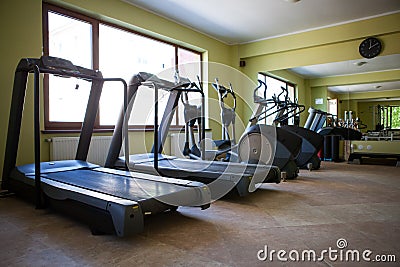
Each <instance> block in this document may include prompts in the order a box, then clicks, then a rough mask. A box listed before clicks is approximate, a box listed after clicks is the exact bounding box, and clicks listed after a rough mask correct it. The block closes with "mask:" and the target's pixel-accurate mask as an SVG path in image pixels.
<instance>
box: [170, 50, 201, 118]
mask: <svg viewBox="0 0 400 267" xmlns="http://www.w3.org/2000/svg"><path fill="white" fill-rule="evenodd" d="M200 60H201V55H200V54H199V53H194V52H192V51H189V50H186V49H183V48H178V68H179V75H180V76H182V77H185V78H189V79H190V80H191V81H193V82H197V76H199V77H200V79H201V62H200ZM188 98H189V103H190V104H192V105H200V104H201V95H200V94H199V93H189V94H188ZM183 110H184V108H183V104H182V102H181V101H179V105H178V118H179V121H178V124H179V125H183V124H184V123H185V120H184V117H183ZM175 121H176V120H175V119H174V120H173V122H175Z"/></svg>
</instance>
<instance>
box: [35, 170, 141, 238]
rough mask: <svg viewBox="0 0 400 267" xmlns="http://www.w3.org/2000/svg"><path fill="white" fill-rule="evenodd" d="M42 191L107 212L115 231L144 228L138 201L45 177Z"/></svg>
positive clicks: (123, 233) (130, 232) (123, 232)
mask: <svg viewBox="0 0 400 267" xmlns="http://www.w3.org/2000/svg"><path fill="white" fill-rule="evenodd" d="M42 189H43V192H44V193H45V194H46V195H47V196H48V197H50V198H52V199H56V200H68V199H70V200H75V201H78V202H80V203H84V204H87V205H89V206H92V207H96V208H98V209H101V210H103V211H106V212H109V214H110V216H111V218H112V221H113V224H114V228H115V233H116V234H117V235H118V236H120V237H123V236H129V235H133V234H136V233H140V232H142V231H143V228H144V216H143V213H142V210H141V207H140V205H139V203H138V202H136V201H132V200H127V199H122V198H118V197H114V196H110V195H106V194H102V193H99V192H93V191H90V190H86V189H83V188H79V187H76V186H72V185H67V184H64V183H59V182H56V181H52V180H49V179H46V178H43V179H42Z"/></svg>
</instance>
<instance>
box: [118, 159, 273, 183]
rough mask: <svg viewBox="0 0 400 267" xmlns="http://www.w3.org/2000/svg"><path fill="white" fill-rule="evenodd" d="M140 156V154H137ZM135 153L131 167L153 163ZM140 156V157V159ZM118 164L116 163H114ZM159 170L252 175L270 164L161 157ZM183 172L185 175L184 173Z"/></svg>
mask: <svg viewBox="0 0 400 267" xmlns="http://www.w3.org/2000/svg"><path fill="white" fill-rule="evenodd" d="M139 156H141V155H139ZM137 158H138V156H137V155H131V156H130V157H129V162H130V163H131V164H132V166H133V169H134V165H135V164H139V165H145V166H148V167H151V166H153V165H154V162H153V161H152V160H148V161H143V160H137ZM141 158H142V157H140V159H141ZM124 162H125V158H124V157H120V158H119V162H118V163H119V164H124ZM116 165H118V164H116ZM158 167H159V171H161V172H162V171H163V169H168V170H176V171H177V172H179V173H180V174H179V177H184V176H188V175H189V174H190V175H193V174H196V176H199V177H203V176H204V177H208V178H213V179H215V178H218V177H220V176H221V175H222V174H223V173H224V172H225V173H230V174H237V175H243V176H253V175H254V173H255V172H256V169H257V170H258V171H259V172H267V173H268V171H269V169H270V166H262V165H254V164H252V165H250V164H248V165H245V164H240V163H230V162H219V161H200V160H199V161H196V160H190V159H181V158H172V159H170V158H163V159H161V160H159V161H158ZM185 173H186V174H187V175H185Z"/></svg>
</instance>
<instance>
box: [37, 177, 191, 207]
mask: <svg viewBox="0 0 400 267" xmlns="http://www.w3.org/2000/svg"><path fill="white" fill-rule="evenodd" d="M42 177H43V178H47V179H51V180H54V181H58V182H61V183H66V184H70V185H73V186H77V187H80V188H84V189H89V190H92V191H96V192H100V193H104V194H108V195H112V196H116V197H120V198H124V199H129V200H133V201H140V200H143V199H148V198H153V197H158V196H163V195H168V194H171V193H174V192H179V191H182V190H185V189H188V188H187V187H183V186H179V185H175V184H168V183H162V182H158V183H154V182H153V181H149V180H144V179H137V178H134V177H128V176H122V175H115V174H110V173H103V172H99V171H94V170H71V171H64V172H56V173H48V174H42Z"/></svg>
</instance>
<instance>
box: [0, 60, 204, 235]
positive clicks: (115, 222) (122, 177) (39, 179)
mask: <svg viewBox="0 0 400 267" xmlns="http://www.w3.org/2000/svg"><path fill="white" fill-rule="evenodd" d="M29 73H34V147H35V163H34V164H27V165H23V166H16V159H17V151H18V144H19V136H20V129H21V121H22V114H23V107H24V101H25V93H26V87H27V78H28V74H29ZM40 74H53V75H57V76H61V77H74V78H78V79H83V80H86V81H88V82H91V90H90V95H89V99H88V104H87V109H86V115H85V118H84V121H83V124H82V129H81V134H80V139H79V144H78V149H77V153H76V159H75V160H65V161H54V162H40V142H41V140H40V116H39V114H40V113H39V110H40V107H39V99H40V98H39V79H40ZM109 81H111V82H121V83H123V84H124V89H125V91H124V92H125V93H124V95H125V100H126V90H127V85H126V82H125V81H124V80H123V79H119V78H116V79H106V78H103V77H102V74H101V72H100V71H95V70H91V69H86V68H82V67H79V66H75V65H73V64H72V63H71V62H70V61H68V60H65V59H60V58H54V57H49V56H43V57H41V58H39V59H37V58H24V59H21V60H20V62H19V64H18V66H17V68H16V71H15V77H14V87H13V93H12V103H11V110H10V117H9V124H8V133H7V143H6V151H5V158H4V169H3V177H2V188H3V189H6V190H9V191H10V192H15V193H16V194H17V195H19V196H21V197H24V198H27V199H29V200H33V201H34V202H35V203H36V207H37V208H45V207H50V208H54V209H57V210H60V211H62V212H65V213H67V214H68V215H72V216H74V217H77V218H79V219H81V220H83V221H84V222H86V223H87V224H88V225H89V227H90V228H91V230H92V233H94V234H96V233H114V234H116V235H117V236H121V237H122V236H129V235H132V234H135V233H139V232H141V231H143V228H144V217H145V215H149V214H154V213H158V212H164V211H167V210H175V209H176V208H177V207H178V206H196V207H201V208H202V209H205V208H208V207H209V203H210V200H211V198H210V191H209V189H208V187H207V186H206V185H204V184H202V183H200V182H194V181H187V180H179V179H174V178H165V177H159V176H154V175H147V174H142V173H135V172H127V171H118V170H114V169H107V168H102V167H100V166H98V165H95V164H91V163H89V162H86V158H87V154H88V149H89V145H90V140H91V137H92V133H93V125H94V122H95V118H96V114H97V112H98V106H99V99H100V95H101V92H102V87H103V83H104V82H109ZM125 103H126V101H125Z"/></svg>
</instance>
